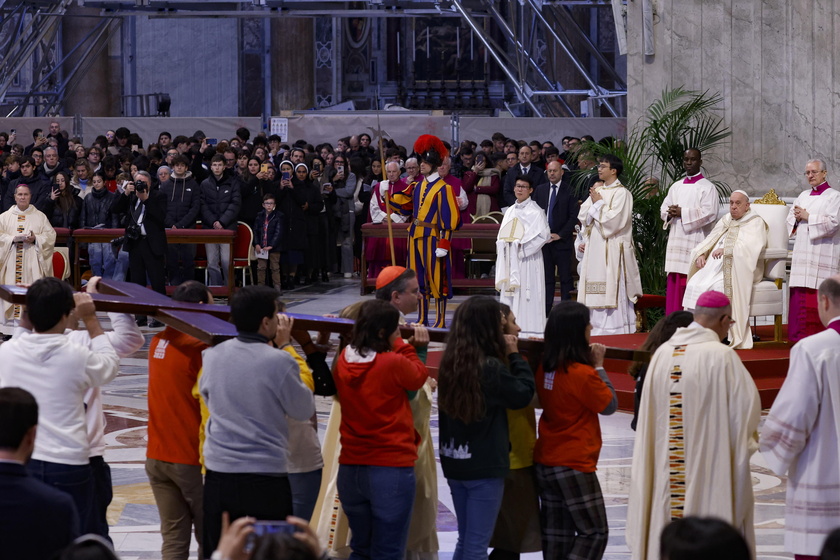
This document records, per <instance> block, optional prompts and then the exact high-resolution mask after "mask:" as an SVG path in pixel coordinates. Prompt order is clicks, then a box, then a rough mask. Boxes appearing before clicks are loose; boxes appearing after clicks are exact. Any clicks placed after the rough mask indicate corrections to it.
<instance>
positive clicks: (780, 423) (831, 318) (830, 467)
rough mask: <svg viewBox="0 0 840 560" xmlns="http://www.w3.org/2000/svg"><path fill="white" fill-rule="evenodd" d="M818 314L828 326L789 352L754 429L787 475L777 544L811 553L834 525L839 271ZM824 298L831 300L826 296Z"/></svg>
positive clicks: (838, 456)
mask: <svg viewBox="0 0 840 560" xmlns="http://www.w3.org/2000/svg"><path fill="white" fill-rule="evenodd" d="M825 283H833V285H832V288H833V290H825V291H827V292H830V291H833V294H831V295H833V298H832V297H831V296H829V304H830V305H829V307H828V309H826V308H825V307H824V302H825V301H826V299H824V298H825V297H826V296H825V295H823V293H820V294H819V295H818V297H819V307H820V319H821V320H822V322H823V324H824V325H825V326H827V327H828V328H827V329H826V330H824V331H823V332H821V333H818V334H815V335H812V336H809V337H807V338H804V339H802V340H800V341H799V342H798V343H797V344H796V345H795V346H794V347H793V350H792V351H791V354H790V366H789V368H788V373H787V377H786V378H785V383H784V385H782V389H781V390H780V391H779V394H778V395H777V396H776V400H775V401H774V402H773V407H772V408H771V409H770V414H769V415H768V416H767V420H766V421H765V423H764V427H763V428H762V432H761V455H762V456H763V457H764V460H765V461H766V462H767V466H768V467H769V468H770V469H771V470H773V472H775V473H776V474H778V475H780V476H783V475H785V474H787V476H788V481H787V496H786V499H785V550H787V551H788V552H792V553H794V554H797V555H803V556H819V555H820V550H821V549H822V546H823V542H824V541H825V538H826V536H827V535H828V534H829V533H830V532H831V531H832V530H833V529H835V528H837V527H840V468H838V465H840V276H834V277H832V278H830V279H828V280H826V281H825ZM831 299H834V301H833V302H831Z"/></svg>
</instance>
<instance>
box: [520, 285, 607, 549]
mask: <svg viewBox="0 0 840 560" xmlns="http://www.w3.org/2000/svg"><path fill="white" fill-rule="evenodd" d="M591 332H592V325H591V324H590V322H589V309H588V308H587V307H586V306H585V305H583V304H582V303H578V302H576V301H562V302H560V303H559V304H557V305H555V306H554V309H552V310H551V313H549V315H548V323H547V324H546V327H545V344H544V346H543V363H542V368H540V370H539V371H537V376H536V377H537V394H538V396H539V399H540V405H541V406H542V408H543V413H542V416H540V423H539V435H538V437H537V444H536V446H535V448H534V462H535V463H536V467H537V486H538V487H539V492H540V501H541V511H540V521H541V525H542V534H543V537H542V540H543V558H546V559H551V560H554V559H561V558H562V559H565V558H569V557H573V558H589V559H599V558H601V557H602V556H603V554H604V550H605V549H606V547H607V534H608V529H607V511H606V508H605V507H604V497H603V495H602V494H601V486H600V485H599V484H598V477H597V476H596V475H595V467H596V465H597V463H598V455H599V454H600V453H601V425H600V423H599V421H598V414H603V415H609V414H612V413H614V412H615V411H616V408H617V407H618V400H617V398H616V394H615V389H613V387H612V383H610V379H609V377H607V372H606V371H605V370H604V351H605V348H604V345H603V344H590V342H589V336H590V333H591Z"/></svg>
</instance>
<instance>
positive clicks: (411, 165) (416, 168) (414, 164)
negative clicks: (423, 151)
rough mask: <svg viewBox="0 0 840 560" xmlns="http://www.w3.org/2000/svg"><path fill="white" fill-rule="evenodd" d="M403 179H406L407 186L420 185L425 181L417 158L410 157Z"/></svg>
mask: <svg viewBox="0 0 840 560" xmlns="http://www.w3.org/2000/svg"><path fill="white" fill-rule="evenodd" d="M403 179H405V183H406V184H407V185H410V184H411V183H414V182H418V183H419V182H420V181H422V180H423V176H422V175H420V162H418V161H417V158H414V157H410V158H408V159H407V160H405V175H403Z"/></svg>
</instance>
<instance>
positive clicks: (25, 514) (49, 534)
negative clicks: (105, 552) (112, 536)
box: [0, 387, 79, 560]
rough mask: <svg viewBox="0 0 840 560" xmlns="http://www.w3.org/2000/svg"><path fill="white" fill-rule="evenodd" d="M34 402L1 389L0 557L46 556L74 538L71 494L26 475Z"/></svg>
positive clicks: (32, 438) (76, 520) (32, 439)
mask: <svg viewBox="0 0 840 560" xmlns="http://www.w3.org/2000/svg"><path fill="white" fill-rule="evenodd" d="M37 424H38V403H37V402H35V397H33V396H32V394H31V393H29V391H25V390H23V389H21V388H19V387H5V388H3V389H0V496H2V499H0V545H1V546H2V557H3V558H27V559H31V560H50V559H51V558H52V557H53V556H54V555H55V554H56V553H58V552H59V551H61V550H62V549H63V548H64V547H66V546H67V545H68V544H70V543H71V542H73V539H75V538H76V537H78V536H79V515H78V513H77V512H76V506H75V505H74V504H73V498H71V497H70V495H69V494H66V493H64V492H62V491H60V490H57V489H55V488H53V487H52V486H49V485H48V484H46V483H44V482H41V481H40V480H38V479H36V478H35V477H32V476H30V475H29V474H28V473H27V471H26V467H24V464H25V463H26V462H27V461H28V460H29V457H30V456H31V455H32V451H33V449H35V432H36V431H37V429H38V426H37Z"/></svg>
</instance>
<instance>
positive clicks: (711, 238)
mask: <svg viewBox="0 0 840 560" xmlns="http://www.w3.org/2000/svg"><path fill="white" fill-rule="evenodd" d="M766 246H767V224H766V223H764V220H763V219H762V218H761V216H759V215H758V214H756V213H755V212H752V211H751V210H750V197H749V195H748V194H747V193H746V192H744V191H742V190H737V191H734V192H733V193H732V195H731V196H730V197H729V214H727V215H726V216H724V217H723V218H721V219H720V220H718V223H717V224H715V227H714V229H713V230H712V232H711V233H710V234H709V235H708V237H706V239H705V240H703V242H702V243H700V244H699V245H698V246H697V247H695V248H694V251H692V253H691V261H690V262H691V264H690V267H689V270H688V284H687V285H686V290H685V298H683V307H685V308H686V309H688V310H689V311H691V310H693V309H694V307H695V305H696V303H697V298H698V297H699V296H700V294H702V293H703V292H706V291H709V290H715V291H718V292H723V293H725V294H726V296H727V297H728V298H729V299H730V300H731V301H732V316H731V318H732V326H731V327H730V329H729V344H730V346H732V347H733V348H741V349H748V348H752V345H753V339H752V334H751V333H750V324H749V308H750V296H751V294H752V286H753V284H755V283H756V282H758V281H760V280H761V277H762V274H763V273H764V270H763V269H762V267H760V266H758V256H759V254H760V253H761V251H762V250H764V248H765V247H766Z"/></svg>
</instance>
